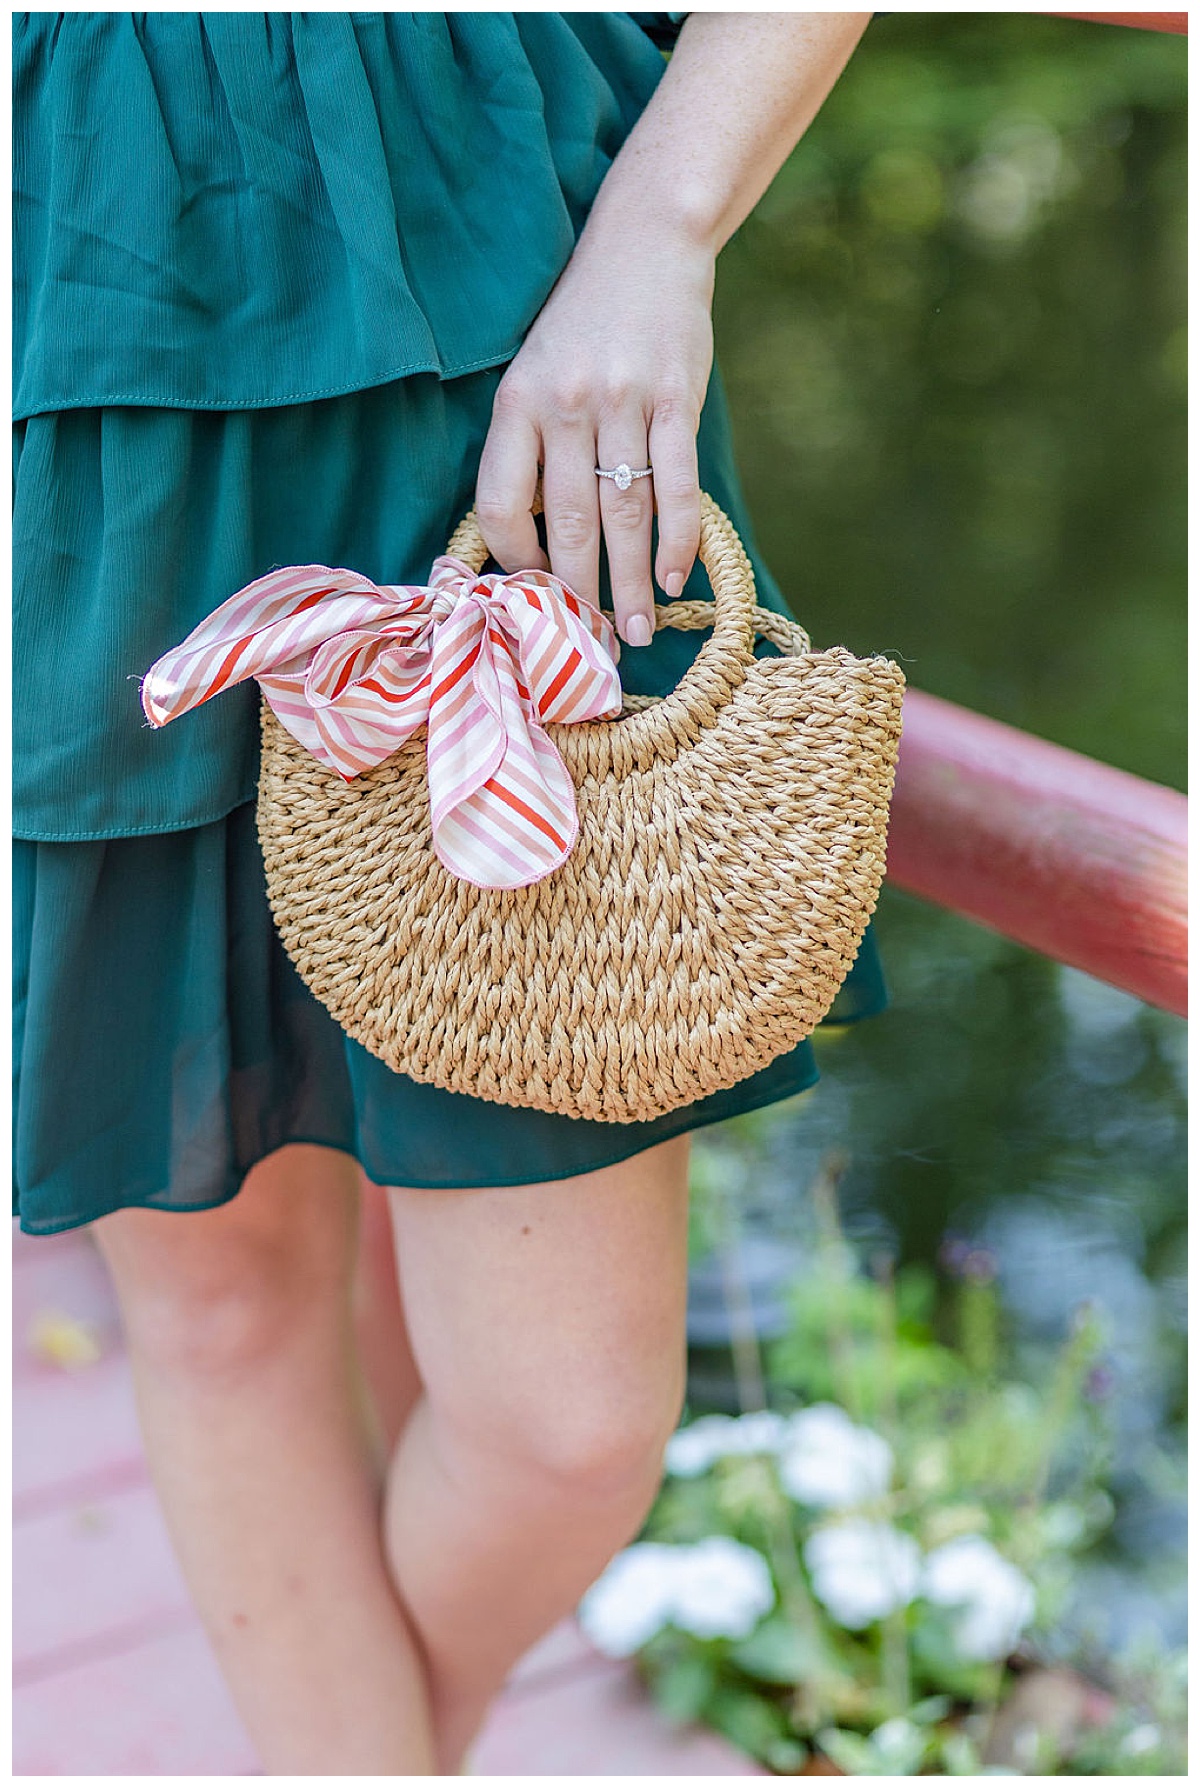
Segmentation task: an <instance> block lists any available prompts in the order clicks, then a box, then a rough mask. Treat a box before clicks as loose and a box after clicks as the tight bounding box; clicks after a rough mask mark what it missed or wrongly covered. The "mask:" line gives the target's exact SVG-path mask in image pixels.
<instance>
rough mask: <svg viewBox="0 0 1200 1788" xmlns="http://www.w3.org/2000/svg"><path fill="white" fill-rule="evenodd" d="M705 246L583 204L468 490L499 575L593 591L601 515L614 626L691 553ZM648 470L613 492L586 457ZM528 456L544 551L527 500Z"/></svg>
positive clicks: (695, 541)
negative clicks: (521, 574) (541, 513)
mask: <svg viewBox="0 0 1200 1788" xmlns="http://www.w3.org/2000/svg"><path fill="white" fill-rule="evenodd" d="M714 271H715V255H714V253H713V252H712V250H711V249H710V248H708V247H707V246H705V245H702V244H700V243H697V242H695V241H693V240H691V239H690V238H689V237H688V236H687V235H686V233H684V232H679V233H677V236H676V238H675V239H674V240H671V239H670V237H669V236H665V234H664V231H663V229H662V227H661V225H660V226H657V227H655V228H653V229H650V228H648V227H647V225H646V220H645V218H644V217H643V218H642V219H639V220H630V223H629V225H628V226H622V227H618V226H617V224H616V221H615V215H614V214H611V213H609V212H608V211H607V210H605V211H602V212H597V211H596V210H593V214H592V217H591V218H590V219H589V223H588V227H587V229H585V231H584V233H583V235H582V236H581V237H580V240H579V243H578V245H577V246H576V249H575V252H574V254H573V255H572V256H571V259H570V261H569V262H568V263H567V266H566V268H565V269H564V271H563V273H562V276H561V277H560V279H559V281H558V283H557V285H556V286H555V288H554V290H553V292H552V293H551V294H550V297H549V299H548V300H547V302H546V304H545V305H544V306H543V308H542V310H541V312H540V314H539V315H538V317H537V319H536V321H535V322H534V324H533V326H532V328H531V329H530V330H529V333H528V334H527V336H526V337H525V341H524V343H523V344H522V346H521V349H520V352H519V353H518V354H517V355H516V357H515V359H514V360H513V361H512V362H511V363H510V365H509V367H508V369H507V371H506V372H505V374H504V377H503V378H502V380H501V381H500V385H499V388H498V389H497V392H496V399H495V405H494V409H493V414H492V423H491V427H490V429H489V431H488V436H487V440H486V442H485V444H484V449H483V456H482V459H481V461H480V468H479V480H478V485H477V488H476V499H475V508H476V515H477V517H478V520H479V526H480V529H481V531H482V533H483V536H484V539H485V540H486V541H487V544H488V548H489V550H490V552H491V553H492V556H493V557H494V558H495V559H496V560H497V561H498V562H499V563H500V564H501V565H503V567H504V569H505V570H506V571H516V570H519V569H523V568H525V567H527V566H540V567H541V568H542V569H549V570H551V571H553V572H554V574H555V576H556V577H561V578H562V580H563V582H564V583H566V584H568V585H569V586H570V588H571V589H572V590H574V591H575V592H576V593H577V594H578V595H580V596H582V597H583V598H584V599H585V600H586V601H588V602H591V603H592V604H593V605H598V603H599V555H600V531H601V527H602V526H603V530H604V538H605V542H606V545H607V550H608V562H609V571H610V574H611V583H612V595H613V609H614V614H615V618H616V624H617V630H618V632H619V633H620V634H621V635H622V637H623V638H624V639H626V640H628V642H629V644H630V645H633V646H644V645H647V644H649V641H650V637H651V635H652V633H653V631H654V600H655V596H654V587H653V584H652V582H651V566H650V546H651V535H650V522H651V516H652V514H653V511H654V509H655V508H657V510H658V556H657V562H656V565H655V567H654V574H655V576H656V577H657V579H658V583H659V585H660V586H661V588H662V589H663V590H665V592H666V594H667V595H668V596H677V595H678V594H679V592H680V590H681V589H682V588H683V585H684V581H685V579H686V578H687V575H688V572H689V571H690V570H691V568H692V565H693V563H694V562H695V558H696V550H697V547H698V545H699V539H700V487H699V483H698V474H697V468H696V431H697V428H698V426H699V422H700V411H701V408H702V406H703V404H704V396H705V392H706V390H707V388H708V378H709V373H710V371H711V369H712V357H713V339H712V293H713V276H714ZM622 462H624V463H625V464H626V465H628V466H630V467H632V468H633V469H634V470H637V469H638V468H639V467H642V466H651V467H652V468H653V472H654V476H653V478H635V479H634V481H633V483H632V484H631V485H630V486H629V489H628V490H624V491H621V490H618V489H617V487H616V485H615V484H614V483H613V481H612V479H611V478H598V477H597V475H596V471H595V468H596V467H597V466H607V467H613V466H619V465H620V464H621V463H622ZM539 465H540V466H541V467H542V469H543V471H542V493H543V502H544V509H545V517H546V538H547V543H548V545H549V549H550V562H549V565H548V566H547V562H546V556H545V554H544V553H543V552H542V551H541V549H540V547H539V545H538V538H537V531H536V528H535V526H534V521H533V516H532V514H531V512H530V505H531V503H532V501H533V493H534V488H535V485H536V483H537V475H538V468H539Z"/></svg>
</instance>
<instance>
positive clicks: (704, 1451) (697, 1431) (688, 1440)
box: [664, 1409, 787, 1478]
mask: <svg viewBox="0 0 1200 1788" xmlns="http://www.w3.org/2000/svg"><path fill="white" fill-rule="evenodd" d="M786 1426H787V1424H786V1423H785V1421H784V1419H783V1417H782V1416H781V1415H777V1414H776V1413H775V1411H774V1410H773V1409H754V1410H751V1411H750V1412H749V1414H747V1415H744V1416H727V1415H707V1416H701V1417H700V1419H699V1420H698V1421H695V1422H691V1423H689V1425H688V1426H687V1427H686V1428H680V1429H679V1430H678V1431H677V1432H676V1433H674V1434H672V1436H671V1438H670V1440H669V1441H668V1442H667V1451H666V1457H665V1461H664V1463H665V1465H666V1468H667V1470H668V1472H670V1474H671V1476H672V1477H676V1478H698V1477H699V1476H700V1475H701V1474H702V1473H703V1472H706V1471H707V1470H708V1469H709V1467H710V1466H711V1465H713V1464H714V1463H715V1462H716V1461H717V1460H718V1459H726V1458H729V1457H730V1456H731V1455H733V1454H743V1453H770V1452H774V1450H775V1448H776V1446H778V1444H779V1440H780V1437H781V1436H782V1434H783V1433H784V1430H785V1428H786Z"/></svg>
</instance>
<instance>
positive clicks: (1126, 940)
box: [888, 689, 1187, 1014]
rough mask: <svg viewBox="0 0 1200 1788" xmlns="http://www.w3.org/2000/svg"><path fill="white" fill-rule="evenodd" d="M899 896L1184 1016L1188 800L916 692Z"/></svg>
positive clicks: (902, 771)
mask: <svg viewBox="0 0 1200 1788" xmlns="http://www.w3.org/2000/svg"><path fill="white" fill-rule="evenodd" d="M888 876H889V879H890V880H891V881H892V882H893V883H894V884H895V886H897V887H899V888H904V889H906V890H907V891H908V892H909V893H912V894H919V895H921V896H922V897H923V898H924V899H926V900H931V901H933V902H934V903H935V904H936V905H938V906H945V907H950V908H951V909H953V910H954V911H955V912H960V913H965V914H966V915H967V916H968V917H969V918H972V919H976V920H978V921H979V922H980V923H981V924H983V925H989V926H991V927H992V929H993V930H995V931H999V932H1001V933H1003V935H1004V936H1005V937H1011V938H1015V939H1016V940H1017V942H1018V943H1022V944H1026V945H1027V946H1028V947H1029V948H1030V949H1032V950H1038V951H1040V952H1041V953H1042V954H1043V955H1045V956H1051V957H1054V958H1055V959H1056V960H1057V961H1059V962H1067V963H1070V964H1071V965H1072V966H1073V967H1075V968H1080V969H1085V970H1086V971H1087V973H1088V974H1090V975H1095V976H1096V977H1097V978H1098V979H1099V980H1101V981H1108V982H1111V983H1112V984H1113V986H1116V987H1123V988H1125V989H1126V991H1127V992H1129V993H1134V994H1137V996H1138V997H1139V998H1140V999H1144V1000H1148V1001H1149V1002H1150V1004H1151V1005H1155V1006H1163V1007H1165V1008H1166V1010H1167V1011H1169V1012H1178V1013H1180V1014H1186V1011H1187V798H1186V796H1184V795H1181V794H1179V793H1177V792H1176V791H1175V790H1174V789H1169V788H1162V787H1160V786H1159V785H1158V784H1157V783H1153V782H1144V781H1143V780H1142V779H1141V777H1138V776H1130V775H1128V774H1127V773H1126V772H1125V771H1123V770H1114V769H1112V768H1111V767H1110V766H1109V765H1108V764H1101V763H1097V762H1096V761H1095V759H1094V758H1090V757H1084V756H1083V755H1082V754H1081V753H1080V752H1077V751H1068V750H1066V749H1065V748H1064V747H1063V746H1061V745H1051V744H1049V743H1048V742H1047V741H1046V740H1045V739H1036V738H1034V737H1033V736H1032V734H1030V733H1024V732H1020V731H1019V730H1018V729H1017V728H1016V727H1012V726H1005V725H1004V724H1003V723H1002V722H1001V721H998V720H989V719H988V718H987V717H986V716H985V715H982V714H974V713H972V712H971V711H970V710H969V709H967V708H960V707H957V706H956V705H955V704H954V703H953V702H946V701H941V700H939V698H938V697H936V696H932V695H924V694H922V693H921V691H919V690H915V689H914V690H910V691H909V693H908V694H907V696H906V697H905V701H904V735H903V738H902V740H901V745H900V767H899V771H898V774H897V777H896V796H895V801H894V803H893V807H892V818H891V829H890V834H889V841H888Z"/></svg>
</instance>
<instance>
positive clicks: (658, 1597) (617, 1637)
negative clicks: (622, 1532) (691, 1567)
mask: <svg viewBox="0 0 1200 1788" xmlns="http://www.w3.org/2000/svg"><path fill="white" fill-rule="evenodd" d="M675 1552H676V1548H675V1547H674V1546H662V1545H657V1544H655V1543H654V1542H653V1541H651V1540H642V1541H640V1542H639V1543H638V1544H637V1545H634V1546H628V1547H626V1549H625V1551H624V1552H618V1554H617V1556H616V1557H615V1558H614V1559H613V1561H612V1563H611V1564H610V1565H609V1567H608V1569H607V1570H606V1571H605V1572H604V1574H603V1576H601V1577H599V1578H597V1580H596V1582H595V1583H593V1584H592V1586H591V1588H590V1589H589V1590H588V1591H587V1592H586V1594H585V1595H584V1597H583V1600H582V1601H581V1602H580V1604H579V1624H580V1626H581V1627H582V1628H583V1630H584V1632H585V1633H586V1634H587V1636H588V1638H589V1639H590V1640H591V1642H592V1644H593V1645H594V1646H595V1647H596V1649H597V1650H598V1651H602V1652H604V1653H605V1654H606V1655H607V1656H608V1657H610V1658H627V1657H630V1656H631V1655H632V1654H633V1653H634V1652H635V1651H637V1650H638V1649H639V1647H640V1646H643V1645H645V1643H646V1641H647V1640H648V1639H653V1637H654V1635H655V1633H657V1632H659V1631H660V1629H661V1628H663V1627H665V1626H666V1624H667V1621H668V1620H669V1619H670V1617H671V1605H672V1596H673V1593H674V1587H675V1577H674V1572H673V1568H672V1567H673V1565H674V1562H675Z"/></svg>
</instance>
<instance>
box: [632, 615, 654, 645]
mask: <svg viewBox="0 0 1200 1788" xmlns="http://www.w3.org/2000/svg"><path fill="white" fill-rule="evenodd" d="M652 632H653V628H652V627H651V625H650V623H649V621H648V620H647V619H646V617H645V615H630V617H629V619H628V621H626V623H625V638H626V639H627V640H628V641H629V643H630V645H631V646H648V645H649V644H650V635H651V633H652Z"/></svg>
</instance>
